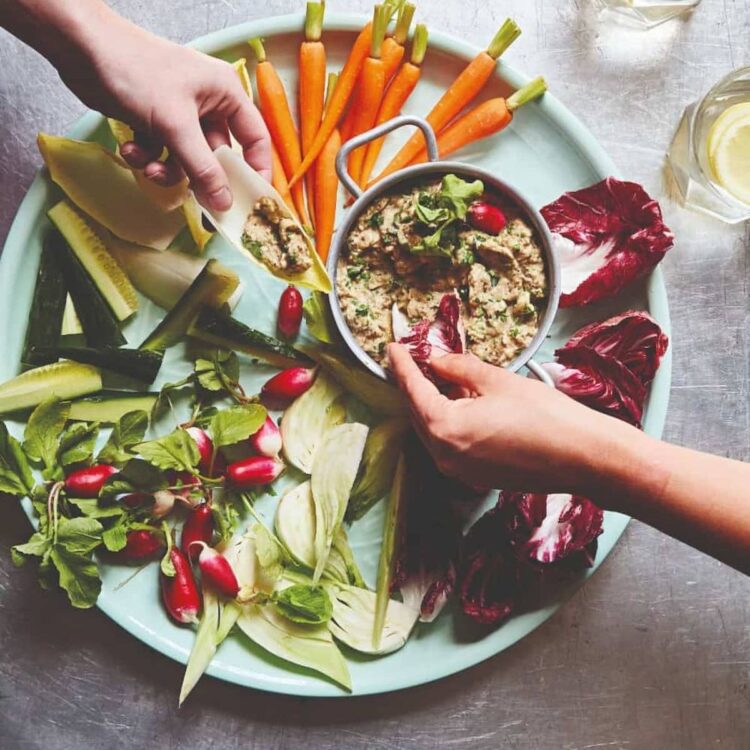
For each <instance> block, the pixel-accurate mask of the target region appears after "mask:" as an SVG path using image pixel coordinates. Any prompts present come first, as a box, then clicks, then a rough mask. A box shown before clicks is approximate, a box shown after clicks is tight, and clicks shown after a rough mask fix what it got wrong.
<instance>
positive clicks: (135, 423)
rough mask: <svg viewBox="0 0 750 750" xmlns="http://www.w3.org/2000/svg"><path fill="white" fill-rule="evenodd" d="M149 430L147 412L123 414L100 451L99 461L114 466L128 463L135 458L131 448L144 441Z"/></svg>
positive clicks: (137, 411) (138, 410) (136, 411)
mask: <svg viewBox="0 0 750 750" xmlns="http://www.w3.org/2000/svg"><path fill="white" fill-rule="evenodd" d="M147 428H148V414H147V413H146V412H145V411H143V410H141V409H137V410H135V411H129V412H127V414H123V415H122V416H121V417H120V419H119V421H118V422H117V424H116V425H115V426H114V427H113V428H112V432H111V433H110V435H109V438H108V439H107V442H106V443H105V445H104V447H103V448H102V449H101V451H99V455H98V457H97V460H98V461H99V462H100V463H106V464H112V465H113V466H122V465H123V464H124V463H127V462H128V461H129V460H130V459H131V458H132V457H133V456H132V454H131V453H130V448H132V447H133V446H134V445H136V444H137V443H139V442H140V441H141V440H143V436H144V435H145V434H146V429H147Z"/></svg>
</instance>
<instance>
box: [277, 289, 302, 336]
mask: <svg viewBox="0 0 750 750" xmlns="http://www.w3.org/2000/svg"><path fill="white" fill-rule="evenodd" d="M301 324H302V295H301V294H300V293H299V289H297V288H296V287H293V286H288V287H287V288H286V289H285V290H284V291H283V292H282V293H281V298H280V299H279V313H278V319H277V325H278V328H279V333H281V335H282V336H284V337H285V338H288V339H293V338H294V337H295V336H296V335H297V334H298V333H299V327H300V325H301Z"/></svg>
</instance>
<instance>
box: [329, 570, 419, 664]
mask: <svg viewBox="0 0 750 750" xmlns="http://www.w3.org/2000/svg"><path fill="white" fill-rule="evenodd" d="M324 585H325V587H326V588H327V589H328V592H329V594H330V596H331V599H332V601H333V617H332V618H331V620H330V622H329V623H328V628H329V630H330V631H331V633H332V634H333V635H334V637H335V638H337V639H338V640H340V641H341V642H342V643H345V644H346V645H347V646H349V647H350V648H353V649H354V650H355V651H360V652H362V653H364V654H373V655H382V654H390V653H391V652H393V651H397V650H398V649H400V648H401V647H402V646H403V645H404V644H405V643H406V641H407V640H408V639H409V635H410V634H411V631H412V629H413V628H414V625H415V624H416V622H417V615H418V612H416V611H415V610H414V609H412V608H411V607H407V606H406V605H405V604H402V603H401V602H399V601H396V600H395V599H389V600H388V608H387V611H386V615H385V622H384V625H383V634H382V637H381V638H380V643H379V645H378V646H375V645H374V644H373V641H372V632H373V623H374V622H375V594H374V593H373V592H372V591H368V590H367V589H363V588H358V587H356V586H347V585H346V584H341V583H325V584H324Z"/></svg>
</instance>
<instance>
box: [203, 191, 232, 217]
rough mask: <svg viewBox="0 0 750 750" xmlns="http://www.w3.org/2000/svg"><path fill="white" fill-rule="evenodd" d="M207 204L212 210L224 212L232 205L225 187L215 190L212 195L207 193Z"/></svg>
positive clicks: (230, 197) (230, 196) (229, 194)
mask: <svg viewBox="0 0 750 750" xmlns="http://www.w3.org/2000/svg"><path fill="white" fill-rule="evenodd" d="M208 202H209V203H210V204H211V208H213V209H214V210H216V211H226V210H227V209H228V208H230V207H231V205H232V193H231V192H230V191H229V188H228V187H227V186H226V185H225V186H223V187H220V188H219V189H218V190H215V191H214V192H213V193H209V195H208Z"/></svg>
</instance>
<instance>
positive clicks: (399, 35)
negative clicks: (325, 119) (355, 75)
mask: <svg viewBox="0 0 750 750" xmlns="http://www.w3.org/2000/svg"><path fill="white" fill-rule="evenodd" d="M415 11H416V6H415V5H414V3H406V4H404V5H403V6H401V9H400V10H399V12H398V20H397V21H396V29H395V30H394V32H393V36H388V37H386V38H385V40H384V41H383V49H382V53H381V57H382V58H383V70H384V71H385V85H386V86H388V84H389V83H390V82H391V81H392V80H393V76H394V75H396V71H397V70H398V67H399V65H401V61H402V60H403V59H404V45H405V44H406V40H407V39H408V38H409V29H410V28H411V22H412V19H413V18H414V12H415ZM360 85H361V84H360V81H357V88H356V89H355V90H354V94H353V95H352V101H357V99H359V97H360V93H359V87H360ZM353 125H354V107H351V108H350V109H349V112H348V113H347V115H346V117H345V118H344V122H343V124H342V125H341V127H340V128H339V129H340V130H341V140H343V141H348V140H349V138H351V137H352V129H353Z"/></svg>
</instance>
